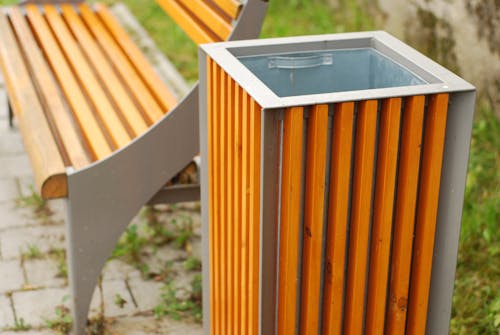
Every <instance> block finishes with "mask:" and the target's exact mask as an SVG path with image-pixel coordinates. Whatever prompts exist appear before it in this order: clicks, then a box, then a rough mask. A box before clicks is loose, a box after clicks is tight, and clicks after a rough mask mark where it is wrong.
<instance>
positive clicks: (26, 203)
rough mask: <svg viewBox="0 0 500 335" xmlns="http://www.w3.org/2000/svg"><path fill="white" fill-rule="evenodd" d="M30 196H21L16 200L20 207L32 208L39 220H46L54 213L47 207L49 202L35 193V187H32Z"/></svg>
mask: <svg viewBox="0 0 500 335" xmlns="http://www.w3.org/2000/svg"><path fill="white" fill-rule="evenodd" d="M29 188H30V194H28V195H26V196H21V197H19V198H18V199H17V200H16V203H17V205H18V206H19V207H26V208H32V209H33V211H34V212H35V215H36V216H37V217H39V218H42V219H44V218H45V219H46V218H48V217H49V216H51V215H52V214H53V213H52V211H51V210H50V208H49V207H48V206H47V202H46V201H45V200H44V199H43V198H42V196H41V195H40V194H39V193H38V192H36V191H35V189H34V188H33V185H30V187H29Z"/></svg>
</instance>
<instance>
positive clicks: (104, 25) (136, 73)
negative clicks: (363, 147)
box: [0, 0, 267, 334]
mask: <svg viewBox="0 0 500 335" xmlns="http://www.w3.org/2000/svg"><path fill="white" fill-rule="evenodd" d="M157 2H158V4H159V5H160V6H161V7H162V8H163V9H164V10H165V12H166V13H167V14H168V15H169V16H170V17H171V18H172V19H173V20H174V21H175V22H176V24H177V25H178V26H179V27H180V28H182V29H183V30H184V31H185V33H186V34H187V35H188V36H189V37H190V38H191V39H192V40H193V41H194V42H195V43H196V44H201V43H208V42H216V41H223V40H228V39H245V38H252V37H256V36H258V33H259V31H260V27H261V24H262V20H263V17H264V14H265V11H266V8H267V1H265V0H247V1H246V2H245V3H244V4H242V3H240V2H238V1H237V0H158V1H157ZM166 33H167V32H166ZM171 47H172V48H175V46H171ZM0 66H1V69H2V73H3V76H4V78H5V83H6V88H7V94H8V100H9V101H8V102H9V114H10V120H12V117H15V118H16V121H17V124H18V127H19V130H20V132H21V134H22V137H23V141H24V145H25V149H26V151H27V153H28V156H29V158H30V162H31V165H32V168H33V172H34V179H35V184H36V185H35V186H36V189H37V190H38V191H39V192H40V194H41V195H42V197H43V198H44V199H54V198H65V199H66V203H67V210H68V216H67V244H68V266H69V281H70V286H71V295H72V302H73V315H74V330H75V333H76V334H83V332H84V328H85V325H86V320H87V313H88V308H89V304H90V299H91V296H92V293H93V290H94V288H95V286H96V283H97V280H98V277H99V275H100V272H101V270H102V267H103V265H104V263H105V261H106V259H107V258H108V256H109V255H110V253H111V251H112V250H113V248H114V245H115V244H116V241H117V240H118V238H119V236H120V235H121V234H122V232H123V231H124V230H125V228H126V226H127V225H128V223H129V222H130V221H131V219H132V218H133V217H134V216H135V215H136V213H137V212H138V211H139V210H140V208H141V207H142V206H143V205H145V204H147V203H158V202H174V201H186V200H192V199H196V198H197V197H199V187H198V185H194V186H193V185H188V186H186V185H173V186H169V187H165V185H167V182H169V181H170V180H172V178H174V177H175V176H176V175H177V174H178V173H179V171H181V170H182V169H183V168H185V167H186V166H187V165H189V164H190V163H191V162H192V161H193V157H195V156H196V155H197V154H198V152H199V135H198V87H197V85H195V86H194V87H193V88H192V90H191V91H190V92H189V93H188V94H187V95H186V96H185V97H184V98H183V99H181V100H178V98H177V97H176V95H175V94H174V93H173V92H172V89H171V88H170V87H169V86H168V85H166V84H165V83H163V82H162V80H161V79H160V78H159V77H158V75H157V74H156V73H155V71H154V69H153V68H152V66H151V65H150V64H149V63H148V61H147V60H146V57H145V56H144V55H143V54H142V53H141V51H140V50H139V48H138V47H137V46H136V45H135V44H134V43H133V41H132V39H131V38H130V37H129V36H128V34H127V32H126V31H125V29H124V28H122V27H121V26H120V24H119V23H118V22H117V20H116V19H115V18H114V17H113V15H112V14H111V13H110V11H109V10H108V8H107V7H106V6H104V5H102V4H86V3H84V2H83V1H71V0H68V1H58V0H53V1H47V0H45V1H42V0H39V1H24V2H22V3H20V5H19V6H11V7H4V8H2V9H1V11H0ZM168 185H171V183H168Z"/></svg>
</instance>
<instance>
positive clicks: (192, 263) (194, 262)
mask: <svg viewBox="0 0 500 335" xmlns="http://www.w3.org/2000/svg"><path fill="white" fill-rule="evenodd" d="M184 269H186V270H188V271H201V261H200V260H199V259H198V258H196V257H193V256H191V257H189V258H188V259H186V260H185V261H184Z"/></svg>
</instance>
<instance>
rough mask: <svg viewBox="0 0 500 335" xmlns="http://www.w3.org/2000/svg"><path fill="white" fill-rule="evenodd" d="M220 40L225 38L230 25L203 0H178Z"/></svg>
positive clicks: (227, 35)
mask: <svg viewBox="0 0 500 335" xmlns="http://www.w3.org/2000/svg"><path fill="white" fill-rule="evenodd" d="M178 1H179V2H180V3H182V5H184V7H186V8H187V9H188V10H189V11H190V12H191V13H193V14H194V15H195V16H196V17H197V18H198V19H199V20H200V21H201V22H203V24H205V25H206V26H207V27H210V30H211V31H212V32H214V34H216V35H217V36H218V37H219V38H220V39H221V40H227V38H228V37H229V34H231V30H232V26H231V24H230V23H229V22H227V21H226V20H225V19H224V17H223V16H221V15H220V14H219V13H217V12H216V11H215V10H214V9H213V8H212V7H211V6H209V5H208V4H207V2H205V1H204V0H178Z"/></svg>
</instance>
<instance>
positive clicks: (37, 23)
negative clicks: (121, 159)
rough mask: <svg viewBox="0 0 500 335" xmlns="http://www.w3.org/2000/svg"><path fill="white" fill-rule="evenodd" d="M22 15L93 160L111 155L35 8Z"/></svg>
mask: <svg viewBox="0 0 500 335" xmlns="http://www.w3.org/2000/svg"><path fill="white" fill-rule="evenodd" d="M26 15H27V17H28V20H29V22H30V24H31V27H32V29H33V31H34V33H35V35H36V37H37V40H38V41H39V44H40V47H41V48H42V49H43V50H44V52H45V57H46V58H47V61H48V62H49V64H50V66H51V69H52V71H53V73H54V75H55V76H56V78H57V80H58V82H59V83H60V84H62V83H63V85H60V87H61V90H62V91H63V93H64V95H65V97H66V100H67V102H68V104H69V106H70V107H71V109H72V112H73V115H74V117H75V119H76V120H77V122H78V124H79V126H80V129H81V131H82V135H83V137H84V139H85V140H86V142H87V144H88V147H89V150H90V154H91V156H92V158H93V159H102V158H104V157H106V156H108V155H109V154H111V148H110V146H109V144H108V142H107V140H106V138H105V136H104V135H103V133H102V131H101V128H100V126H99V124H98V122H97V120H96V118H95V116H94V114H93V113H92V111H91V108H90V106H89V104H88V102H87V100H86V98H85V97H84V95H83V93H82V89H81V88H80V86H79V84H78V83H77V81H76V78H75V77H74V76H73V73H72V71H71V69H70V66H69V64H68V62H67V61H66V59H65V58H64V55H63V53H62V51H61V50H60V49H59V47H58V46H57V41H56V40H55V37H54V36H53V35H52V33H51V32H50V28H49V26H48V24H47V22H46V21H45V20H44V19H43V17H42V15H41V13H40V12H39V10H38V7H37V6H34V5H31V6H26Z"/></svg>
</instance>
